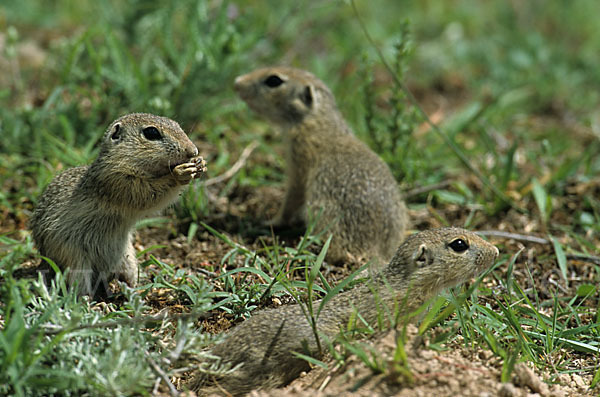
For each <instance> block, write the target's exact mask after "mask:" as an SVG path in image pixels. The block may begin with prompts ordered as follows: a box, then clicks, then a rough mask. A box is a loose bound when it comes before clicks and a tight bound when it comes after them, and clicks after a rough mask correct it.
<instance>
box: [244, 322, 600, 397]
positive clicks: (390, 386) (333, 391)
mask: <svg viewBox="0 0 600 397" xmlns="http://www.w3.org/2000/svg"><path fill="white" fill-rule="evenodd" d="M407 331H408V332H407V334H408V338H407V342H406V343H405V345H404V346H405V351H406V353H407V364H408V365H407V367H408V368H407V369H408V371H402V370H400V369H398V367H396V368H395V366H394V361H393V357H394V353H395V349H396V340H397V338H398V335H397V332H396V331H394V330H392V331H388V332H386V333H384V334H382V335H380V336H379V337H377V338H375V339H374V340H373V341H371V342H368V343H366V344H367V345H369V346H371V347H372V348H374V349H375V350H376V351H377V352H378V354H379V355H380V357H381V361H382V362H384V363H386V366H387V367H388V368H387V370H386V371H385V372H384V373H380V374H374V372H373V371H372V370H371V369H370V368H368V367H367V366H366V365H365V364H364V362H363V361H361V360H360V359H359V358H357V357H356V356H350V357H349V358H348V359H347V360H346V361H345V364H344V365H343V366H339V365H338V366H335V363H334V362H329V367H330V368H332V369H330V370H324V369H322V368H316V369H313V370H312V371H310V372H309V373H308V374H306V375H304V376H303V377H300V378H298V379H296V380H295V381H294V382H292V383H291V384H290V385H289V386H287V387H285V388H282V389H277V390H270V391H254V392H252V393H250V396H253V397H287V396H305V395H308V394H310V395H311V396H313V397H325V396H357V397H358V396H365V397H367V396H392V395H393V396H406V397H409V396H410V397H420V396H423V397H425V396H448V397H454V396H479V397H483V396H501V397H513V396H514V397H525V396H536V395H537V396H542V397H562V396H575V395H577V396H592V395H594V393H593V392H591V391H589V390H588V388H587V384H589V382H590V380H591V376H590V377H581V376H579V375H576V374H573V375H571V376H569V375H561V376H560V379H559V381H560V383H561V384H560V385H559V384H554V385H552V386H549V385H548V384H547V383H545V382H544V381H545V380H549V376H548V374H545V373H541V372H540V371H538V370H536V369H531V368H529V367H528V366H526V365H525V364H517V365H516V367H515V370H514V372H513V374H512V376H511V379H510V382H506V383H502V382H501V380H500V376H501V371H502V362H500V361H499V360H498V358H497V357H495V356H493V354H492V353H491V352H489V351H486V350H481V349H472V348H465V347H463V346H462V345H460V344H456V345H455V346H451V347H450V349H449V350H448V351H444V352H437V351H434V350H430V349H428V348H427V347H426V346H425V345H424V340H423V339H422V338H421V337H419V336H418V335H417V328H416V327H415V326H414V325H409V326H408V327H407Z"/></svg>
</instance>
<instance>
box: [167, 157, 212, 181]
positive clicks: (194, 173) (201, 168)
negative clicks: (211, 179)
mask: <svg viewBox="0 0 600 397" xmlns="http://www.w3.org/2000/svg"><path fill="white" fill-rule="evenodd" d="M190 160H191V161H190V162H188V163H183V164H179V165H178V166H176V167H175V168H173V175H174V176H175V179H176V180H177V182H178V183H179V184H182V185H185V184H187V183H190V181H191V180H192V179H194V178H198V177H199V176H200V175H202V174H203V173H205V172H206V161H205V160H204V159H203V158H202V157H200V156H198V157H194V158H193V159H190Z"/></svg>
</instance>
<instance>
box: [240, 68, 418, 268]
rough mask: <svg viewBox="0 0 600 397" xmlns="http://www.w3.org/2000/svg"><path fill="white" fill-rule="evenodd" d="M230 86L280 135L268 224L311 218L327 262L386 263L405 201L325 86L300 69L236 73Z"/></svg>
mask: <svg viewBox="0 0 600 397" xmlns="http://www.w3.org/2000/svg"><path fill="white" fill-rule="evenodd" d="M235 90H236V91H237V92H238V94H239V96H240V97H241V98H242V99H243V100H244V101H245V102H246V103H247V104H248V106H249V107H250V108H251V109H253V110H254V111H255V112H257V113H258V114H259V115H260V116H262V117H264V118H266V119H267V120H269V121H270V122H272V123H274V124H276V125H277V126H279V127H281V128H282V129H283V133H284V137H285V140H286V146H287V147H286V150H287V153H286V174H287V175H286V177H287V189H286V193H285V199H284V202H283V205H282V206H281V208H280V211H279V213H278V215H277V216H276V217H275V219H274V220H273V221H272V222H271V223H272V224H273V225H274V226H284V225H290V224H294V223H296V222H307V221H309V220H310V219H312V218H316V219H317V223H316V230H315V232H319V231H322V230H325V229H327V231H328V232H329V233H331V234H332V235H333V240H332V242H331V245H330V247H329V251H328V252H327V259H328V260H329V261H331V262H341V261H345V260H348V259H352V258H366V259H378V261H379V262H380V263H381V264H384V263H387V262H388V261H389V260H390V259H391V257H392V255H393V254H394V250H395V249H396V248H397V247H398V245H399V244H400V243H401V242H402V240H403V238H404V230H405V228H406V224H407V214H406V207H405V205H404V202H403V201H402V197H401V196H400V193H399V190H398V185H397V183H396V180H395V179H394V177H393V176H392V173H391V172H390V169H389V167H388V166H387V165H386V164H385V163H384V162H383V161H382V160H381V159H380V158H379V157H378V156H377V155H376V154H375V153H374V152H373V151H371V150H370V149H369V148H368V147H367V145H365V144H364V143H363V142H361V141H360V140H359V139H357V138H356V137H355V136H354V134H353V133H352V130H351V129H350V127H348V125H347V124H346V122H345V121H344V118H343V117H342V115H341V114H340V112H339V110H338V108H337V105H336V103H335V98H334V97H333V95H332V93H331V91H330V90H329V89H328V88H327V86H326V85H325V84H324V83H323V82H322V81H321V80H319V79H317V78H316V77H315V76H313V75H312V74H311V73H308V72H306V71H303V70H299V69H293V68H288V67H270V68H263V69H258V70H255V71H253V72H251V73H248V74H245V75H242V76H239V77H237V78H236V79H235Z"/></svg>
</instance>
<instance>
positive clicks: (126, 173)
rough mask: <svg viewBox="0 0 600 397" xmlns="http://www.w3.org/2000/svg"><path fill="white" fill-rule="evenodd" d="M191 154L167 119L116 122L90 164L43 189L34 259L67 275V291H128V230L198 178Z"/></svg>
mask: <svg viewBox="0 0 600 397" xmlns="http://www.w3.org/2000/svg"><path fill="white" fill-rule="evenodd" d="M197 155H198V149H197V148H196V146H195V145H194V144H193V143H192V141H190V139H189V138H188V137H187V135H186V134H185V132H183V130H182V129H181V127H180V126H179V124H177V123H176V122H175V121H173V120H170V119H168V118H165V117H159V116H155V115H152V114H145V113H134V114H129V115H125V116H123V117H121V118H119V119H117V120H116V121H114V122H113V123H112V124H111V125H110V126H109V127H108V130H107V131H106V133H105V135H104V137H103V139H102V143H101V145H100V152H99V154H98V158H97V159H96V160H95V161H94V162H93V163H92V164H91V165H89V166H80V167H76V168H71V169H68V170H66V171H64V172H63V173H61V174H59V175H58V176H56V177H55V178H54V179H53V180H52V182H50V184H49V185H48V186H47V187H46V189H45V190H44V192H43V194H42V196H41V198H40V200H39V202H38V204H37V207H36V209H35V212H34V214H33V217H32V219H31V228H32V230H33V238H34V240H35V243H36V245H37V247H38V249H39V252H40V254H41V255H43V256H46V257H48V258H50V259H51V260H52V261H54V262H55V263H56V264H57V265H58V266H59V267H60V268H61V269H63V270H66V269H68V270H69V273H68V276H67V282H68V284H69V285H71V284H73V283H75V282H77V283H78V284H79V291H80V293H82V294H87V295H97V296H103V295H105V293H107V292H108V282H109V281H110V280H111V279H112V278H114V277H118V278H119V279H121V280H123V281H125V282H127V284H129V285H131V286H133V285H135V284H136V283H137V278H138V269H137V260H136V255H135V250H134V248H133V245H132V238H133V237H132V235H133V233H132V232H133V227H134V225H135V223H136V222H137V221H138V220H140V219H142V218H144V217H146V216H148V215H151V214H154V213H156V212H157V211H158V210H161V209H163V208H164V207H165V206H167V205H168V204H169V203H171V202H172V201H173V200H174V199H175V198H176V197H177V195H178V194H179V193H180V192H181V189H182V187H183V186H185V185H187V184H188V183H189V182H190V181H191V180H192V179H193V178H195V177H196V176H197V175H199V174H200V173H202V172H204V171H205V162H204V160H202V158H201V157H197Z"/></svg>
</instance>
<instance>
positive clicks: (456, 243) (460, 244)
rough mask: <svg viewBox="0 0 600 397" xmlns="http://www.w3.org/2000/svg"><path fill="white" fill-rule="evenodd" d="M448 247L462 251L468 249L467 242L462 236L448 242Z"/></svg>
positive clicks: (455, 250)
mask: <svg viewBox="0 0 600 397" xmlns="http://www.w3.org/2000/svg"><path fill="white" fill-rule="evenodd" d="M448 247H450V248H452V250H453V251H454V252H464V251H466V250H468V249H469V244H467V242H466V241H465V240H463V239H462V238H457V239H456V240H453V241H452V242H451V243H450V244H448Z"/></svg>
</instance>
